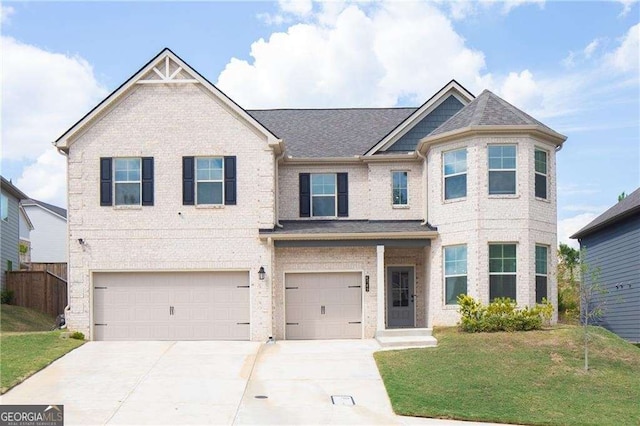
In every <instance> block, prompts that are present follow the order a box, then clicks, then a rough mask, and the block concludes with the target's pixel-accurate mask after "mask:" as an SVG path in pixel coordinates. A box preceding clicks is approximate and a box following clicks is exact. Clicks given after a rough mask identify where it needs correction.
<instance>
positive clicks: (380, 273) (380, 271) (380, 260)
mask: <svg viewBox="0 0 640 426" xmlns="http://www.w3.org/2000/svg"><path fill="white" fill-rule="evenodd" d="M376 253H377V263H376V267H377V270H376V277H377V281H376V285H377V287H376V288H377V302H378V324H377V327H376V330H377V331H382V330H384V329H385V326H384V323H385V321H384V319H385V314H384V305H385V299H384V246H377V250H376Z"/></svg>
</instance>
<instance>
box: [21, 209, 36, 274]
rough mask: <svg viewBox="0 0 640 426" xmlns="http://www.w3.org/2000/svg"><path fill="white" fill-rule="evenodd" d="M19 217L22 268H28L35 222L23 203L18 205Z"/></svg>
mask: <svg viewBox="0 0 640 426" xmlns="http://www.w3.org/2000/svg"><path fill="white" fill-rule="evenodd" d="M18 209H19V213H20V214H19V218H18V226H19V228H20V231H19V239H20V242H19V253H20V269H28V267H29V264H30V263H31V231H33V229H34V228H33V223H32V222H31V219H29V215H28V214H27V212H26V211H25V209H24V207H22V204H19V205H18Z"/></svg>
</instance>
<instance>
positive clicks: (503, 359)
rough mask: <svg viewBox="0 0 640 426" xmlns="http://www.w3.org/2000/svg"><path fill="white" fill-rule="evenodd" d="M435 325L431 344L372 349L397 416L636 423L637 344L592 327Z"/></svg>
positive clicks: (639, 386) (639, 387)
mask: <svg viewBox="0 0 640 426" xmlns="http://www.w3.org/2000/svg"><path fill="white" fill-rule="evenodd" d="M580 332H581V329H580V328H578V327H575V326H570V325H562V326H558V327H554V328H553V329H549V330H542V331H530V332H519V333H478V334H466V333H461V332H458V330H457V329H456V328H442V329H436V330H435V333H434V335H435V337H436V338H437V339H438V347H436V348H427V349H412V350H404V351H383V352H378V353H376V354H375V359H376V362H377V363H378V368H379V370H380V373H381V375H382V378H383V380H384V383H385V386H386V388H387V392H388V394H389V397H390V399H391V403H392V404H393V409H394V410H395V412H396V413H397V414H400V415H406V416H419V417H435V418H447V419H459V420H476V421H489V422H498V423H519V424H536V425H640V403H638V401H640V349H638V348H637V347H635V346H634V345H632V344H630V343H627V342H625V341H624V340H622V339H620V338H619V337H617V336H616V335H614V334H612V333H610V332H608V331H606V330H604V329H601V328H593V329H592V342H591V346H590V363H589V364H590V370H589V371H588V372H585V371H584V369H583V365H584V360H583V346H582V336H581V334H580Z"/></svg>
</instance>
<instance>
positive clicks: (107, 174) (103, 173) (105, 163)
mask: <svg viewBox="0 0 640 426" xmlns="http://www.w3.org/2000/svg"><path fill="white" fill-rule="evenodd" d="M112 170H113V169H112V167H111V157H102V158H100V205H101V206H111V205H113V199H112V197H113V190H112V186H113V184H112V178H111V173H112Z"/></svg>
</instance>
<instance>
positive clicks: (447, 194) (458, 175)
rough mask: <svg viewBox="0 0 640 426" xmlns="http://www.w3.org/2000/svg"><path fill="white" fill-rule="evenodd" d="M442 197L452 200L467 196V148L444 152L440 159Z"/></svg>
mask: <svg viewBox="0 0 640 426" xmlns="http://www.w3.org/2000/svg"><path fill="white" fill-rule="evenodd" d="M442 174H443V176H444V199H445V200H453V199H456V198H464V197H466V196H467V150H466V149H458V150H456V151H449V152H445V153H444V155H443V159H442Z"/></svg>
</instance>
